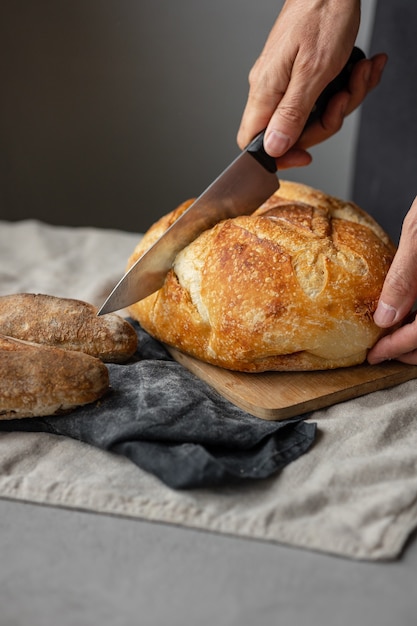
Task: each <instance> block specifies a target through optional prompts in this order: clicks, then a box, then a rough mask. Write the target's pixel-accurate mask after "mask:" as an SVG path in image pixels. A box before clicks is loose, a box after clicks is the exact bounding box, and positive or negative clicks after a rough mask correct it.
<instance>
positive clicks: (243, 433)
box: [0, 322, 316, 489]
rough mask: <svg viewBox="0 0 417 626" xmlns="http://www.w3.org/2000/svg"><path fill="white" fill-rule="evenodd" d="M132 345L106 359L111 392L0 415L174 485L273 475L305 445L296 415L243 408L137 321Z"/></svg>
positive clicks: (309, 432) (306, 432) (5, 425)
mask: <svg viewBox="0 0 417 626" xmlns="http://www.w3.org/2000/svg"><path fill="white" fill-rule="evenodd" d="M132 323H133V325H134V326H135V329H136V331H137V333H138V338H139V347H138V351H137V354H136V355H135V357H134V358H133V359H132V360H131V361H130V362H129V363H126V364H123V365H118V364H117V365H116V364H109V365H108V368H109V373H110V384H111V391H110V393H109V394H108V395H107V396H105V397H104V398H102V399H101V400H100V401H98V402H96V403H94V404H91V405H88V406H85V407H80V408H78V409H76V410H74V411H72V412H71V413H68V414H66V415H61V416H53V417H47V418H28V419H20V420H8V421H4V422H0V429H1V430H7V431H12V430H13V431H15V430H24V431H31V432H33V431H35V432H39V431H42V432H48V433H53V434H57V435H64V436H66V437H72V438H74V439H78V440H81V441H83V442H86V443H89V444H91V445H94V446H97V447H99V448H102V449H104V450H108V451H110V452H114V453H117V454H121V455H124V456H126V457H128V458H129V459H131V460H132V461H133V462H134V463H135V464H136V465H138V466H139V467H141V468H142V469H144V470H145V471H147V472H151V473H152V474H155V475H156V476H157V477H158V478H159V479H160V480H162V481H163V482H164V483H165V484H166V485H168V486H169V487H172V488H176V489H186V488H196V487H213V486H216V485H220V484H224V483H226V482H229V481H234V480H242V479H260V478H266V477H268V476H271V475H273V474H274V473H276V472H277V471H278V470H280V469H281V468H283V467H284V466H285V465H287V464H288V463H290V462H291V461H294V460H295V459H297V458H298V457H299V456H301V455H302V454H303V453H304V452H306V451H307V450H308V449H309V447H310V446H311V445H312V443H313V441H314V439H315V433H316V425H315V424H314V423H308V422H305V421H304V418H305V417H306V416H303V417H299V418H293V419H291V420H286V421H279V422H271V421H265V420H261V419H259V418H257V417H253V416H251V415H249V414H248V413H245V412H244V411H242V410H241V409H239V408H237V407H236V406H234V405H233V404H231V403H230V402H228V401H227V400H226V399H224V398H223V397H221V396H220V395H219V394H218V393H217V392H216V391H215V390H213V389H212V388H211V387H210V386H209V385H207V384H206V383H204V382H203V381H201V380H200V379H199V378H197V377H196V376H195V375H194V374H192V373H190V372H189V371H188V370H186V369H185V368H184V367H183V366H182V365H180V364H179V363H177V362H176V361H174V360H173V359H172V358H171V357H170V355H169V354H168V353H167V351H166V350H165V349H164V347H163V346H162V345H161V344H160V343H159V342H157V341H155V340H154V339H152V338H151V337H150V336H149V335H148V334H147V333H145V331H144V330H143V329H142V328H140V326H139V325H138V324H136V323H135V322H132Z"/></svg>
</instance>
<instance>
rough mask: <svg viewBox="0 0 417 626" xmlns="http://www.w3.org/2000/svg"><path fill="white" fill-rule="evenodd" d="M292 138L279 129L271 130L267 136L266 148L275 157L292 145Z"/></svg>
mask: <svg viewBox="0 0 417 626" xmlns="http://www.w3.org/2000/svg"><path fill="white" fill-rule="evenodd" d="M290 143H291V139H290V137H288V135H285V134H284V133H281V132H280V131H279V130H271V131H269V133H268V134H267V136H266V137H265V142H264V146H265V150H266V151H267V152H268V154H270V155H271V156H273V157H278V156H281V155H282V154H284V152H286V151H287V150H288V148H289V147H290Z"/></svg>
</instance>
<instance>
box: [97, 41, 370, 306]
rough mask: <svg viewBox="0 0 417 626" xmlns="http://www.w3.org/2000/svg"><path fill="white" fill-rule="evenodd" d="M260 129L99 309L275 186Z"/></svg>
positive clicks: (128, 300) (140, 294) (345, 77)
mask: <svg viewBox="0 0 417 626" xmlns="http://www.w3.org/2000/svg"><path fill="white" fill-rule="evenodd" d="M364 57H365V55H364V54H363V52H362V51H361V50H359V48H356V47H355V48H354V49H353V52H352V54H351V56H350V58H349V60H348V63H347V64H346V66H345V67H344V68H343V70H342V71H341V73H340V74H339V75H338V76H337V77H336V78H335V79H334V80H333V81H332V82H331V83H330V84H329V85H328V86H327V87H326V89H325V90H324V91H323V93H322V94H321V96H320V97H319V99H318V100H317V102H316V105H315V107H314V109H313V111H312V112H311V115H310V117H309V119H308V120H307V125H308V124H310V123H312V122H313V121H314V120H316V119H317V118H318V117H319V116H320V115H321V113H322V112H323V111H324V109H325V108H326V106H327V103H328V101H329V100H330V98H331V97H332V96H333V95H334V94H335V93H336V92H338V91H340V90H341V89H343V87H345V86H346V85H347V84H348V81H349V76H350V73H351V70H352V67H353V65H354V64H355V63H356V62H357V61H359V60H360V59H362V58H364ZM264 132H265V131H262V132H261V133H259V135H257V136H256V137H255V138H254V139H253V140H252V141H251V143H250V144H249V145H248V146H247V147H246V148H245V150H243V152H241V153H240V154H239V156H238V157H236V159H235V160H234V161H233V162H232V163H231V164H230V165H229V166H228V167H227V168H226V169H225V170H224V171H223V172H222V173H221V174H220V175H219V176H218V177H217V178H216V179H215V180H214V181H213V182H212V183H211V185H209V187H207V189H206V190H205V191H203V193H202V194H201V195H200V196H199V197H198V198H197V200H195V201H194V202H193V204H192V205H191V206H190V207H188V209H187V210H186V211H184V213H183V214H182V215H181V216H180V217H179V218H178V219H177V220H176V221H175V222H174V223H173V224H172V225H171V226H170V227H169V228H168V229H167V230H166V231H165V233H164V234H163V235H162V236H161V237H160V238H159V239H158V240H157V241H156V242H155V243H154V244H153V245H152V246H151V247H150V248H149V249H148V250H147V251H146V252H145V253H144V254H143V255H142V256H141V257H140V258H139V259H138V260H137V261H136V262H135V263H134V264H133V265H132V267H131V268H130V269H129V270H128V271H127V272H126V273H125V274H124V276H123V277H122V278H121V279H120V281H119V282H118V283H117V285H116V286H115V287H114V289H113V290H112V292H111V293H110V295H109V296H108V298H107V299H106V300H105V302H104V303H103V305H102V306H101V308H100V309H99V311H98V313H97V314H98V315H104V314H106V313H111V312H112V311H118V310H120V309H124V308H125V307H127V306H129V305H131V304H134V303H135V302H138V301H139V300H142V299H143V298H146V297H147V296H149V295H151V294H152V293H154V292H155V291H157V290H158V289H160V288H161V287H162V285H163V283H164V280H165V277H166V275H167V273H168V272H169V270H170V268H171V267H172V264H173V262H174V259H175V257H176V255H177V254H178V252H180V250H182V249H183V248H185V247H186V246H187V245H188V244H189V243H191V242H192V241H193V240H194V239H195V238H196V237H197V236H198V235H199V234H201V233H202V232H203V231H204V230H207V229H208V228H211V227H213V226H214V225H215V224H217V223H218V222H220V221H222V220H224V219H227V218H231V217H236V216H238V215H249V214H251V213H253V211H254V210H255V209H257V208H258V207H259V206H260V205H261V204H262V203H263V202H264V201H265V200H267V198H269V197H270V196H271V195H272V194H273V193H274V192H275V191H276V190H277V189H278V188H279V180H278V176H277V173H276V162H275V159H274V158H273V157H271V156H269V155H268V154H267V153H266V152H265V150H264V147H263V139H264Z"/></svg>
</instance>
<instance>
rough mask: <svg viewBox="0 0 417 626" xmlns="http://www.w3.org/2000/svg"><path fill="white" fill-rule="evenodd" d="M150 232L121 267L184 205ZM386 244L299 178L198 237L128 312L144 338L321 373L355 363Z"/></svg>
mask: <svg viewBox="0 0 417 626" xmlns="http://www.w3.org/2000/svg"><path fill="white" fill-rule="evenodd" d="M188 205H189V203H185V204H184V205H183V206H182V207H179V208H178V209H177V210H176V211H174V212H172V213H171V214H169V215H168V216H166V217H165V218H162V220H160V221H159V222H158V223H157V224H156V225H154V227H152V228H151V229H150V231H148V233H147V234H146V235H145V236H144V238H143V240H142V241H141V242H140V243H139V245H138V246H137V248H136V250H135V251H134V253H133V255H132V257H131V259H130V260H129V266H130V265H131V264H132V263H133V262H135V260H136V259H137V258H139V256H140V255H141V254H142V253H143V252H144V251H145V250H146V249H147V248H148V247H149V245H151V244H152V243H153V240H154V239H155V238H156V237H158V236H159V235H160V234H162V233H163V232H164V230H165V229H166V228H167V227H168V226H169V224H170V223H171V222H172V220H173V219H176V217H178V215H179V214H180V213H181V212H182V211H183V210H185V208H187V206H188ZM394 253H395V248H394V246H393V245H392V243H391V242H390V240H389V238H388V236H387V235H386V233H385V232H384V231H383V230H382V229H381V228H380V226H379V225H378V224H377V223H376V222H375V221H374V220H373V219H372V218H371V217H370V216H369V215H367V214H366V213H365V212H363V211H361V209H359V208H358V207H357V206H356V205H354V204H353V203H348V202H343V201H342V200H338V199H336V198H333V197H331V196H328V195H326V194H324V193H322V192H320V191H318V190H314V189H312V188H310V187H307V186H305V185H299V184H297V183H289V182H281V188H280V189H279V191H278V192H276V193H275V194H274V195H273V196H271V198H269V199H268V200H267V202H265V203H264V204H263V205H262V206H261V207H260V208H259V209H258V210H257V211H255V212H254V213H253V214H252V215H250V216H240V217H236V218H233V219H229V220H225V221H223V222H220V223H219V224H217V225H216V226H215V227H214V228H212V229H210V230H207V231H205V232H204V233H202V234H201V235H200V236H199V237H198V238H197V239H195V240H194V241H193V242H192V243H191V244H189V245H188V246H187V247H186V248H184V250H182V251H181V252H180V253H179V254H178V255H177V258H176V260H175V262H174V265H173V269H172V270H171V271H170V272H169V274H168V276H167V278H166V281H165V284H164V286H163V287H162V288H161V289H160V290H159V291H158V292H157V293H156V294H153V295H152V296H149V297H148V298H146V299H145V300H143V301H141V302H138V303H136V304H135V305H133V306H132V307H131V308H130V312H131V315H132V316H133V317H134V318H136V319H137V320H138V321H139V322H140V323H141V324H142V326H143V327H144V328H145V329H146V330H147V331H148V332H150V334H152V335H153V336H155V337H157V338H158V339H160V340H161V341H164V342H166V343H168V344H170V345H172V346H174V347H176V348H178V349H180V350H183V351H184V352H187V353H189V354H191V355H193V356H196V357H198V358H200V359H202V360H205V361H207V362H210V363H213V364H215V365H220V366H222V367H226V368H229V369H235V370H241V371H253V372H257V371H265V370H308V369H328V368H334V367H343V366H348V365H354V364H357V363H360V362H362V361H364V359H365V358H366V353H367V350H368V349H369V348H370V347H371V346H372V345H373V344H374V343H375V341H376V340H377V339H378V337H379V336H380V335H381V331H380V329H378V328H377V327H376V325H375V324H374V323H373V319H372V317H373V312H374V311H375V308H376V305H377V302H378V298H379V294H380V291H381V288H382V285H383V282H384V278H385V275H386V273H387V271H388V268H389V265H390V263H391V262H392V258H393V255H394Z"/></svg>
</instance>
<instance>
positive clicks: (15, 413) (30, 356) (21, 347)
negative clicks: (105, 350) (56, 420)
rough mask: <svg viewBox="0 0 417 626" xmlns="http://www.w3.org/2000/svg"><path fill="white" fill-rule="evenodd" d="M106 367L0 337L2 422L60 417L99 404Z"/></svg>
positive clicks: (75, 354) (106, 380)
mask: <svg viewBox="0 0 417 626" xmlns="http://www.w3.org/2000/svg"><path fill="white" fill-rule="evenodd" d="M108 387H109V375H108V370H107V367H106V366H105V365H104V363H102V362H101V361H100V360H99V359H97V358H95V357H92V356H90V355H87V354H83V353H82V352H73V351H69V350H62V349H61V348H55V347H51V346H42V345H39V344H33V343H29V342H25V341H20V340H18V339H14V338H12V337H6V336H4V335H0V419H2V420H5V419H19V418H23V417H42V416H47V415H59V414H61V413H65V412H68V411H70V410H72V409H74V408H76V407H78V406H81V405H84V404H89V403H91V402H95V401H96V400H98V399H99V398H100V397H101V396H103V394H104V393H105V392H106V391H107V389H108Z"/></svg>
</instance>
